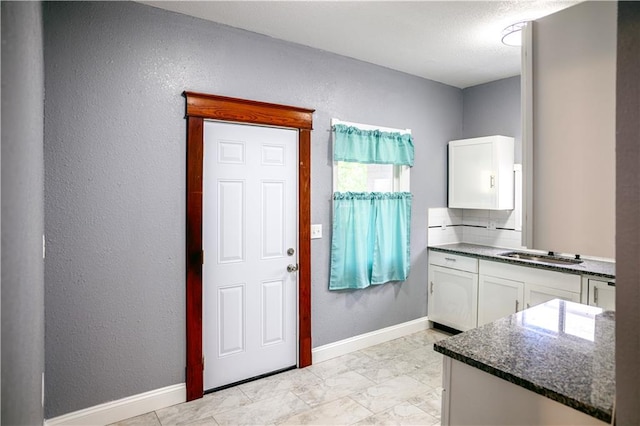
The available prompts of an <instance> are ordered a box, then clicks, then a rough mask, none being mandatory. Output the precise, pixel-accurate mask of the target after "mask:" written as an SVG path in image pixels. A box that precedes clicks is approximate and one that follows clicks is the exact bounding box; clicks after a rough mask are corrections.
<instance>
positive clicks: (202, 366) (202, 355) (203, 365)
mask: <svg viewBox="0 0 640 426" xmlns="http://www.w3.org/2000/svg"><path fill="white" fill-rule="evenodd" d="M202 369H203V370H204V355H202Z"/></svg>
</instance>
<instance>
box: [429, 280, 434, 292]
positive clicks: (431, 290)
mask: <svg viewBox="0 0 640 426" xmlns="http://www.w3.org/2000/svg"><path fill="white" fill-rule="evenodd" d="M429 294H433V281H431V289H430V290H429Z"/></svg>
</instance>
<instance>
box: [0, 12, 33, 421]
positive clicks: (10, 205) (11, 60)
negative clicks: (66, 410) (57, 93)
mask: <svg viewBox="0 0 640 426" xmlns="http://www.w3.org/2000/svg"><path fill="white" fill-rule="evenodd" d="M1 7H2V420H1V421H0V423H2V424H4V425H18V424H24V425H37V424H42V419H43V416H42V402H41V401H42V397H41V395H42V372H43V371H44V262H43V260H42V234H43V231H44V206H43V197H44V195H43V190H44V186H43V179H44V178H43V174H44V161H43V156H42V143H43V142H42V141H43V127H42V124H43V117H44V116H43V100H44V75H43V71H44V63H43V57H42V18H41V8H40V3H36V2H24V3H23V2H4V1H3V2H2V5H1Z"/></svg>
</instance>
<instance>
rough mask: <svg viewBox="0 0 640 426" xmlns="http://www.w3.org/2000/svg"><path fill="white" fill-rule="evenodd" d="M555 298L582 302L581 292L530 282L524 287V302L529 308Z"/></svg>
mask: <svg viewBox="0 0 640 426" xmlns="http://www.w3.org/2000/svg"><path fill="white" fill-rule="evenodd" d="M553 299H563V300H568V301H570V302H576V303H580V293H574V292H571V291H566V290H559V289H557V288H551V287H545V286H542V285H538V284H529V283H527V284H526V285H525V287H524V303H525V305H526V307H527V308H530V307H532V306H536V305H539V304H541V303H544V302H548V301H549V300H553Z"/></svg>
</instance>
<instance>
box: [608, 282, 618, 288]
mask: <svg viewBox="0 0 640 426" xmlns="http://www.w3.org/2000/svg"><path fill="white" fill-rule="evenodd" d="M607 285H608V286H611V287H615V286H616V283H615V282H614V281H609V282H608V283H607Z"/></svg>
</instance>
